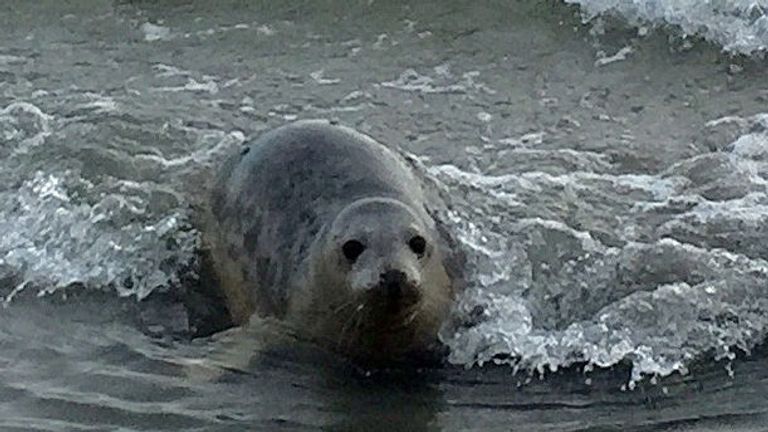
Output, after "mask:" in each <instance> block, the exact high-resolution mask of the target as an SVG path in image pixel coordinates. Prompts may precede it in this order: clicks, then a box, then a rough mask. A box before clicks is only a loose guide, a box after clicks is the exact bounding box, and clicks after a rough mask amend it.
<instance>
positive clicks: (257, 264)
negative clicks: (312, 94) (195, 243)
mask: <svg viewBox="0 0 768 432" xmlns="http://www.w3.org/2000/svg"><path fill="white" fill-rule="evenodd" d="M275 167H280V168H278V169H276V168H275ZM422 180H423V179H422V178H421V177H419V176H418V174H417V173H416V172H415V171H414V170H413V167H412V166H411V165H410V164H409V162H408V161H407V160H405V159H404V158H402V157H401V156H400V155H399V154H397V153H395V152H393V151H391V150H389V149H387V148H385V147H384V146H382V145H380V144H378V143H376V142H374V141H373V140H371V139H370V138H368V137H365V136H363V135H360V134H357V133H355V132H354V131H352V130H350V129H346V128H344V129H342V128H339V127H335V126H331V125H329V124H328V123H325V122H319V121H309V122H307V121H305V122H297V123H294V124H292V125H289V126H287V127H282V128H279V129H277V130H274V131H272V132H269V133H267V134H265V135H264V136H262V137H261V138H260V139H259V140H257V141H256V142H255V143H254V144H253V145H251V146H250V147H249V148H248V149H246V150H244V151H243V152H242V153H241V154H240V155H237V156H235V157H233V158H232V159H231V160H230V161H229V162H227V164H226V165H225V166H224V168H223V169H222V175H221V176H220V177H219V179H218V181H217V184H216V185H215V186H214V189H213V197H212V200H211V206H210V210H209V211H208V212H206V216H205V218H204V224H203V225H204V227H203V230H202V231H203V244H204V248H205V249H206V250H207V251H208V256H209V257H210V267H211V268H212V269H213V271H214V274H215V277H216V279H217V280H218V285H219V286H220V287H221V289H222V291H223V292H224V294H225V297H226V302H227V306H228V309H229V312H230V314H231V317H232V321H233V322H234V323H236V324H244V323H246V322H248V320H249V318H250V317H251V315H252V314H253V313H254V312H256V313H258V314H259V315H262V316H274V317H278V318H281V319H284V320H286V321H287V322H289V323H291V325H292V326H293V327H295V328H297V329H298V330H299V331H300V332H304V333H306V334H307V336H310V337H311V338H312V339H314V340H316V341H318V342H320V343H322V344H323V345H325V346H327V347H328V348H331V349H333V350H337V351H340V352H343V353H345V354H347V355H349V356H350V357H353V358H357V359H361V360H364V361H371V362H376V363H378V362H385V361H389V360H393V359H398V358H400V357H403V356H407V355H408V354H410V353H414V352H419V351H425V350H426V351H429V350H433V349H434V348H435V346H436V345H437V337H436V336H437V332H438V330H439V328H440V325H441V324H442V322H443V321H444V320H445V319H446V318H447V316H448V313H449V311H450V308H451V305H452V302H453V300H454V298H455V295H456V293H457V291H458V289H460V286H461V278H460V269H459V268H458V266H459V265H460V264H459V261H460V260H459V259H458V258H457V257H458V251H457V249H456V248H455V242H454V241H453V239H452V238H451V237H450V235H449V233H448V232H447V231H446V230H445V229H444V227H443V226H442V225H440V223H439V221H437V220H435V219H434V218H433V214H432V212H433V211H434V210H435V209H436V208H437V207H439V206H440V205H442V202H440V201H439V197H437V196H436V195H434V194H433V195H430V194H429V193H428V192H427V191H425V190H423V189H422V186H423V184H424V183H423V181H422ZM371 197H375V198H377V199H383V200H393V201H397V202H398V203H402V204H403V205H404V206H406V207H408V208H409V209H412V213H413V215H414V217H415V218H418V219H419V220H420V223H422V224H423V225H424V227H425V229H426V230H427V231H428V233H426V234H427V235H428V237H429V238H430V240H431V241H432V243H433V245H432V246H433V253H432V255H431V256H430V257H429V260H427V261H426V262H425V263H424V265H422V266H421V267H420V272H421V278H420V280H421V282H420V290H421V292H422V298H421V301H420V302H419V303H418V304H417V305H415V306H414V307H413V308H412V310H403V311H400V313H398V314H394V315H392V314H387V313H386V312H385V311H384V310H383V309H382V308H381V307H379V308H376V307H374V306H375V305H373V304H371V303H366V302H365V301H363V299H362V298H361V297H360V296H359V295H357V294H356V293H353V292H351V291H350V290H349V287H348V286H346V282H345V280H344V279H343V277H342V276H343V275H342V274H341V272H339V271H337V270H336V268H337V267H336V264H335V263H333V262H331V261H329V260H331V259H333V257H332V255H333V253H334V250H333V246H329V243H328V236H329V235H330V234H331V226H332V224H333V222H334V220H335V219H336V218H337V216H338V215H339V214H340V213H341V212H342V211H343V210H344V209H345V208H347V207H348V206H350V205H351V204H353V203H355V202H356V201H359V200H365V199H368V198H371Z"/></svg>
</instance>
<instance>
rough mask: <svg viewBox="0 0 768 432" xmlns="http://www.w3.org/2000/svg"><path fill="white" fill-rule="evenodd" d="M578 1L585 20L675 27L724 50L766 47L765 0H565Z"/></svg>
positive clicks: (767, 19) (760, 50)
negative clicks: (617, 19) (606, 19)
mask: <svg viewBox="0 0 768 432" xmlns="http://www.w3.org/2000/svg"><path fill="white" fill-rule="evenodd" d="M565 2H566V3H571V4H577V5H579V6H580V7H581V10H582V11H583V15H584V20H585V21H592V20H595V19H599V18H600V17H602V16H609V15H613V16H619V17H621V18H623V19H625V20H627V21H628V22H629V23H630V24H631V25H633V26H638V27H640V28H641V30H642V31H643V32H644V31H645V30H646V29H647V26H670V25H671V26H674V27H677V28H679V29H680V31H682V33H683V35H685V36H700V37H703V38H705V39H707V40H709V41H712V42H715V43H717V44H719V45H721V46H722V47H723V48H724V49H725V50H726V51H729V52H734V53H741V54H747V55H751V54H757V53H759V54H760V55H762V53H764V52H765V51H766V48H767V47H768V14H767V11H768V1H766V0H565Z"/></svg>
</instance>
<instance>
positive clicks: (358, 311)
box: [336, 301, 365, 347]
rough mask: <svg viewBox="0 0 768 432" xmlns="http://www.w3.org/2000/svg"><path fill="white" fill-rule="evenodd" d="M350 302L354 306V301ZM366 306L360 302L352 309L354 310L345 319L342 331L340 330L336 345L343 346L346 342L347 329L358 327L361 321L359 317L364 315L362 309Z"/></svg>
mask: <svg viewBox="0 0 768 432" xmlns="http://www.w3.org/2000/svg"><path fill="white" fill-rule="evenodd" d="M348 303H349V305H348V306H352V305H353V302H352V301H350V302H348ZM364 307H365V305H364V304H362V303H360V304H358V305H357V306H356V307H355V308H354V309H353V310H352V312H351V313H350V314H349V316H348V317H347V319H346V320H345V321H344V325H343V326H342V327H341V331H340V332H339V338H338V340H337V342H336V346H337V347H341V346H342V344H343V342H344V336H345V335H346V333H347V330H349V329H350V328H355V327H357V326H358V325H359V322H360V320H359V317H360V316H362V310H363V309H364ZM353 322H354V325H351V326H350V324H352V323H353ZM352 339H354V338H352Z"/></svg>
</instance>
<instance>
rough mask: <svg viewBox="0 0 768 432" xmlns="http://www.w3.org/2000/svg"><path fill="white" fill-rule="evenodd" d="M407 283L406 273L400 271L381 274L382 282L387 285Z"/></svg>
mask: <svg viewBox="0 0 768 432" xmlns="http://www.w3.org/2000/svg"><path fill="white" fill-rule="evenodd" d="M406 281H407V278H406V276H405V272H402V271H400V270H388V271H386V272H384V273H382V274H381V282H382V283H383V284H384V285H386V286H390V285H402V284H404V283H405V282H406Z"/></svg>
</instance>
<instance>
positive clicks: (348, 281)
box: [302, 198, 453, 362]
mask: <svg viewBox="0 0 768 432" xmlns="http://www.w3.org/2000/svg"><path fill="white" fill-rule="evenodd" d="M430 222H431V220H430V219H429V218H428V217H427V216H426V215H422V214H419V213H418V212H417V211H416V210H414V209H412V208H411V207H409V206H408V205H406V204H404V203H403V202H401V201H398V200H395V199H391V198H365V199H361V200H357V201H355V202H353V203H352V204H350V205H349V206H347V207H346V208H344V209H343V210H342V211H341V212H340V213H339V214H338V215H337V216H336V218H335V219H334V220H333V223H332V224H331V225H330V226H329V227H327V230H326V232H325V233H324V235H322V236H320V237H319V239H318V244H316V245H315V247H314V250H313V256H311V257H310V259H311V260H312V272H311V276H310V277H311V278H312V280H311V281H310V283H309V285H311V286H312V287H313V288H312V290H313V291H314V292H309V293H307V294H308V295H307V296H303V297H304V303H305V306H304V307H303V308H302V309H304V310H303V311H302V316H304V317H310V316H311V317H312V318H311V319H312V320H313V322H312V323H311V324H312V325H313V327H314V329H315V335H316V336H319V339H324V340H326V341H328V342H330V344H331V347H332V348H334V349H337V350H339V351H342V352H344V353H346V354H349V355H351V356H352V357H355V358H358V359H361V360H365V361H371V362H382V361H384V362H386V361H390V360H395V361H396V360H398V359H400V358H401V357H405V356H408V355H409V354H420V353H422V352H425V351H429V350H431V349H433V348H434V346H433V345H434V344H435V343H436V341H437V332H438V330H439V327H440V325H441V323H442V322H443V321H444V319H445V318H446V316H447V314H448V312H449V310H450V305H451V303H452V300H453V293H452V287H451V283H450V280H449V278H448V276H447V274H446V271H445V269H444V267H443V261H442V256H441V253H440V247H439V246H438V243H437V241H438V239H437V237H438V236H437V233H436V232H435V230H434V227H433V226H432V224H431V223H430Z"/></svg>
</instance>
